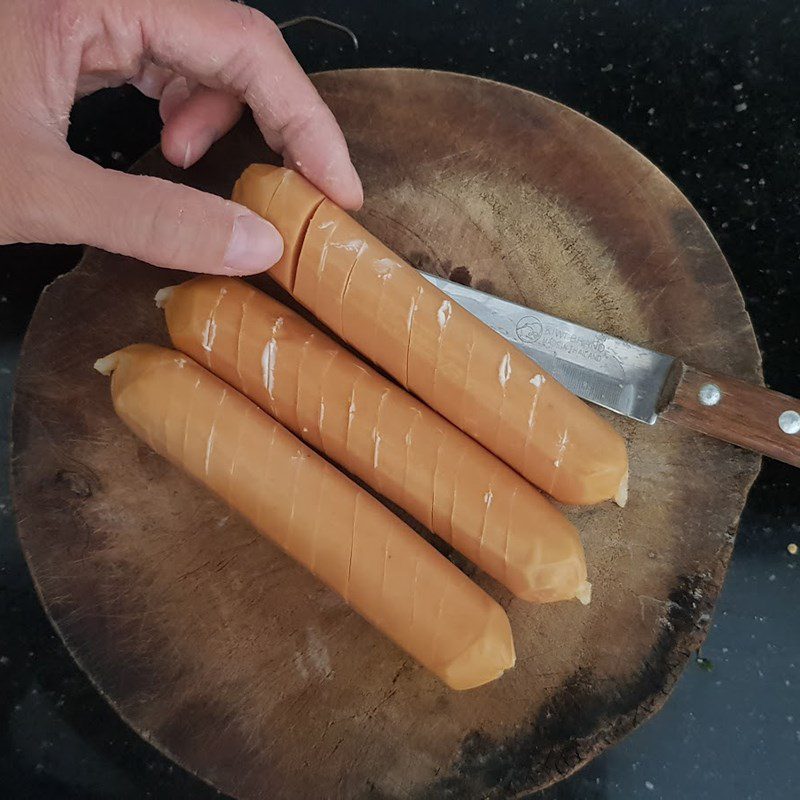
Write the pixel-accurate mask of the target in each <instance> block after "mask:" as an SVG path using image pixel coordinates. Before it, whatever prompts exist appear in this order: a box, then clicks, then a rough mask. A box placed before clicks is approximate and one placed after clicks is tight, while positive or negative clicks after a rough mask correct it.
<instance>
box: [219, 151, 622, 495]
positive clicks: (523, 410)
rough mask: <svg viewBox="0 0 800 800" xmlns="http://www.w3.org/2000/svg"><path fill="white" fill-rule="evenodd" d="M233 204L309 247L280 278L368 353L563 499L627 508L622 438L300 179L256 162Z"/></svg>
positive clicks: (293, 242) (333, 327) (237, 189)
mask: <svg viewBox="0 0 800 800" xmlns="http://www.w3.org/2000/svg"><path fill="white" fill-rule="evenodd" d="M287 173H291V174H290V175H287ZM276 182H279V186H278V189H277V190H275V191H273V188H272V187H273V186H274V185H275V184H276ZM301 186H302V190H301V189H300V187H301ZM315 193H316V194H315ZM268 195H269V199H268V200H267V199H266V198H267V196H268ZM233 199H234V200H237V201H239V202H242V203H244V204H245V205H249V206H250V207H251V208H252V209H253V210H256V211H258V212H259V213H261V214H263V215H264V216H266V218H267V219H269V220H270V221H271V222H272V223H273V224H274V225H275V226H276V227H277V228H278V230H279V231H280V233H281V234H282V235H283V236H284V239H285V240H286V241H287V242H290V243H291V246H290V247H289V248H288V249H287V253H288V251H289V250H290V251H291V254H290V255H287V258H289V259H291V258H294V253H295V252H298V248H297V242H301V244H300V247H299V255H298V257H297V262H296V263H291V264H287V265H286V266H284V265H281V269H280V271H279V273H277V274H276V275H275V276H274V277H275V278H276V279H277V280H278V281H279V283H281V285H283V286H284V288H286V289H288V290H289V291H290V292H291V293H292V294H293V295H294V297H295V298H296V299H297V300H298V301H299V302H300V303H302V304H303V305H304V306H305V307H306V308H307V309H308V310H309V311H311V313H312V314H314V315H315V316H316V317H317V318H318V319H319V320H320V321H321V322H323V323H324V324H325V325H327V326H328V327H329V328H330V329H331V330H332V331H333V332H334V333H336V334H337V335H338V336H340V337H341V338H342V339H344V340H345V341H346V342H348V343H349V344H351V345H352V346H353V347H354V348H355V349H356V350H358V351H359V352H360V353H361V354H362V355H364V356H365V357H366V358H368V359H369V360H370V361H372V362H373V363H375V364H377V365H378V366H380V367H381V368H383V369H384V370H385V371H386V372H387V373H388V374H389V375H391V376H392V377H393V378H394V379H395V380H397V381H398V383H400V384H401V385H402V386H404V387H405V388H406V389H408V390H409V391H410V392H411V393H413V394H415V395H416V396H417V397H419V398H420V399H421V400H423V401H424V402H425V403H427V405H429V406H430V407H431V408H434V409H435V410H436V411H438V412H439V413H440V414H442V416H444V417H446V418H447V419H448V420H450V422H452V423H453V424H455V425H456V426H457V427H459V428H461V430H462V431H464V432H465V433H467V434H468V435H469V436H471V437H472V438H474V439H476V440H477V441H478V442H480V443H481V444H482V445H483V446H484V447H486V448H487V449H488V450H490V451H491V452H493V453H494V454H495V455H497V456H498V457H499V458H501V459H502V460H503V461H505V462H506V463H507V464H509V465H510V466H511V467H513V468H514V469H515V470H516V471H517V472H519V473H520V474H521V475H523V476H524V477H525V478H527V479H528V480H529V481H531V483H534V484H535V485H536V486H538V487H539V488H541V489H543V490H544V491H545V492H547V493H548V494H550V495H552V496H553V497H554V498H556V499H557V500H560V501H561V502H564V503H572V504H588V503H597V502H600V501H603V500H608V499H611V498H613V499H615V500H616V501H617V502H618V503H620V505H624V503H625V500H626V497H627V485H628V456H627V451H626V447H625V442H624V440H623V439H622V437H621V436H620V435H619V434H618V433H617V432H616V431H615V430H614V429H613V428H612V427H611V426H610V425H609V424H608V423H607V422H606V421H605V420H603V419H602V418H600V417H599V416H597V415H596V414H595V413H594V412H593V411H592V410H591V409H590V408H589V407H588V406H587V405H586V404H584V403H583V402H582V401H581V400H579V399H578V398H577V397H575V396H574V395H572V394H571V393H570V392H569V391H567V390H566V389H565V388H564V387H563V386H561V384H559V383H558V382H557V381H556V380H555V379H554V378H553V377H552V376H551V375H549V374H548V373H546V372H545V371H544V370H542V369H541V368H540V367H539V366H538V365H537V364H535V363H534V362H533V361H531V360H530V359H529V358H528V357H527V356H525V355H524V354H523V353H522V352H521V351H519V350H517V349H516V348H514V347H513V346H512V345H510V344H509V343H508V342H507V341H506V340H505V339H503V338H502V337H501V336H500V335H499V334H498V333H496V332H495V331H493V330H491V329H490V328H488V327H487V326H486V325H484V324H482V323H481V322H479V321H478V320H477V319H475V317H473V316H472V315H471V314H469V313H468V312H467V311H465V310H464V309H463V308H462V307H461V306H459V305H458V304H457V303H455V302H453V301H451V300H450V298H448V297H447V295H446V294H444V293H443V292H442V291H441V290H440V289H438V288H437V287H435V286H432V285H431V284H430V283H428V281H426V280H425V279H424V278H423V277H422V276H421V275H420V274H419V273H418V272H417V271H416V270H415V269H413V267H410V266H409V265H408V264H406V263H405V262H404V261H403V260H402V259H401V258H399V257H398V256H397V255H396V254H394V253H393V252H392V251H391V250H389V248H387V247H386V246H385V245H384V244H383V243H381V242H380V241H379V240H378V239H376V238H375V237H374V236H372V235H371V234H370V233H369V232H368V231H366V230H365V229H364V228H363V227H361V226H360V225H359V224H358V223H357V222H356V221H355V220H353V219H352V218H351V217H349V216H348V215H347V214H345V213H344V212H343V211H342V210H341V209H340V208H338V207H337V206H336V205H334V204H333V203H332V202H331V201H330V200H326V199H324V198H323V195H322V194H321V193H320V192H319V191H318V190H316V189H314V187H312V186H311V184H310V183H308V181H306V180H305V179H304V178H303V177H302V176H300V175H298V174H296V173H292V172H291V170H286V169H283V168H278V167H272V168H270V167H269V166H265V165H253V166H251V167H248V168H247V169H246V170H245V171H244V173H243V174H242V176H241V177H240V178H239V180H238V181H237V183H236V186H235V188H234V193H233ZM264 208H266V211H264Z"/></svg>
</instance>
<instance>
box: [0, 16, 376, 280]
mask: <svg viewBox="0 0 800 800" xmlns="http://www.w3.org/2000/svg"><path fill="white" fill-rule="evenodd" d="M0 32H2V38H3V48H2V50H0V109H2V111H1V112H0V176H2V179H1V180H0V243H3V244H6V243H11V242H45V243H66V244H89V245H93V246H95V247H100V248H103V249H105V250H110V251H113V252H116V253H122V254H124V255H130V256H134V257H135V258H139V259H142V260H143V261H149V262H151V263H153V264H157V265H159V266H164V267H174V268H178V269H186V270H192V271H195V272H210V273H224V274H248V273H253V272H260V271H262V270H263V269H265V268H266V267H268V266H271V265H272V264H274V263H275V261H277V259H278V258H279V257H280V255H281V252H282V249H283V242H282V241H281V239H280V236H279V234H278V232H277V231H276V230H275V228H273V226H272V225H270V224H269V223H268V222H266V221H265V220H263V219H261V218H260V217H258V216H257V215H255V214H253V213H252V212H251V211H249V210H248V209H246V208H244V207H243V206H240V205H238V204H236V203H233V202H231V201H229V200H224V199H222V198H220V197H216V196H214V195H210V194H206V193H203V192H200V191H197V190H195V189H191V188H189V187H186V186H181V185H179V184H175V183H170V182H169V181H164V180H161V179H159V178H153V177H146V176H134V175H128V174H125V173H121V172H116V171H114V170H108V169H103V168H102V167H100V166H98V165H97V164H95V163H94V162H93V161H90V160H89V159H86V158H83V157H81V156H79V155H77V154H75V153H73V152H72V150H70V148H69V146H68V145H67V141H66V135H67V128H68V126H69V114H70V109H71V107H72V104H73V102H74V101H75V99H76V98H78V97H81V96H83V95H86V94H89V93H91V92H93V91H95V90H97V89H100V88H102V87H107V86H119V85H122V84H124V83H130V84H132V85H134V86H136V87H137V88H138V89H139V90H140V91H141V92H143V93H144V94H146V95H148V96H149V97H155V98H160V112H161V117H162V119H163V121H164V129H163V133H162V136H161V148H162V151H163V153H164V155H165V157H166V158H167V159H168V160H169V161H171V162H172V163H173V164H175V165H176V166H180V167H188V166H190V165H191V164H193V163H194V162H195V161H197V160H198V159H199V158H200V157H201V156H202V155H203V154H204V153H205V152H206V151H207V150H208V148H209V146H210V145H211V144H212V143H213V142H214V141H215V140H217V139H219V138H220V137H221V136H223V135H224V134H225V133H226V132H227V131H228V130H230V128H231V127H232V126H233V125H234V124H235V123H236V121H237V120H238V118H239V116H240V115H241V113H242V108H243V105H242V104H243V103H246V104H247V105H249V106H250V108H251V109H252V111H253V116H254V118H255V120H256V123H257V124H258V126H259V128H260V129H261V132H262V134H263V135H264V138H265V140H266V142H267V144H268V145H269V146H270V147H271V148H272V149H273V150H275V151H277V152H279V153H282V154H283V157H284V162H285V163H286V165H287V166H292V167H294V168H296V169H298V170H299V171H301V172H302V173H303V174H304V175H305V176H306V177H307V178H308V179H309V180H310V181H312V182H313V183H315V184H316V185H317V186H318V187H319V188H320V189H322V190H323V191H324V192H325V193H326V194H327V195H329V196H330V197H331V199H333V200H334V201H336V202H337V203H339V204H340V205H342V206H343V207H345V208H358V207H359V206H360V205H361V201H362V190H361V183H360V181H359V179H358V176H357V174H356V172H355V169H354V168H353V166H352V164H351V163H350V157H349V155H348V151H347V145H346V143H345V140H344V137H343V135H342V132H341V130H340V129H339V126H338V125H337V124H336V121H335V120H334V118H333V115H332V114H331V112H330V110H329V109H328V107H327V106H326V105H325V104H324V103H323V101H322V99H321V98H320V97H319V95H318V94H317V92H316V90H315V89H314V87H313V85H312V84H311V82H310V81H309V80H308V78H307V77H306V75H305V74H304V72H303V71H302V69H301V68H300V66H299V64H298V63H297V61H296V60H295V59H294V56H293V55H292V53H291V51H290V50H289V48H288V47H287V45H286V44H285V42H284V41H283V37H282V36H281V33H280V31H279V30H278V29H277V27H276V25H275V24H274V23H273V22H271V21H270V20H269V19H268V18H267V17H265V16H264V15H263V14H261V13H260V12H258V11H255V10H253V9H250V8H248V7H246V6H242V5H238V4H237V3H234V2H229V0H3V2H2V3H0Z"/></svg>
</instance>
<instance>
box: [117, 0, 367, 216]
mask: <svg viewBox="0 0 800 800" xmlns="http://www.w3.org/2000/svg"><path fill="white" fill-rule="evenodd" d="M105 5H106V4H104V6H105ZM116 5H117V7H118V9H117V10H118V12H119V13H120V14H121V15H123V16H124V15H125V14H126V13H127V14H129V13H130V12H131V11H138V12H139V16H140V18H139V20H138V22H139V25H140V28H141V35H142V39H143V41H142V45H143V49H144V50H145V52H146V53H148V54H149V56H150V57H151V58H152V59H153V60H154V61H156V62H158V63H159V64H162V65H163V66H168V67H170V68H171V69H173V70H175V71H176V72H179V73H181V74H183V75H185V76H187V77H190V78H194V79H196V80H197V81H199V82H200V83H202V84H204V85H205V86H209V87H211V88H216V89H226V90H228V91H231V92H233V93H235V94H236V95H238V96H239V97H240V98H241V99H242V100H244V101H245V102H246V103H247V104H248V105H249V106H250V108H251V109H252V111H253V116H254V118H255V120H256V123H257V124H258V127H259V128H260V130H261V132H262V134H263V135H264V138H265V139H266V141H267V144H268V145H269V146H270V147H271V148H272V149H273V150H275V151H277V152H279V153H281V154H282V155H283V157H284V160H285V161H286V163H287V164H288V165H289V166H292V167H294V168H295V169H297V170H298V171H300V172H302V173H303V174H304V175H305V176H306V177H307V178H308V179H309V180H310V181H311V182H312V183H314V184H315V185H316V186H318V187H319V188H320V189H321V190H322V191H323V192H325V194H327V195H328V196H329V197H330V198H331V199H332V200H333V201H334V202H336V203H338V204H339V205H341V206H342V207H344V208H351V209H352V208H358V207H359V206H360V205H361V203H362V201H363V192H362V188H361V181H360V180H359V178H358V175H357V173H356V171H355V168H354V167H353V165H352V163H351V161H350V154H349V152H348V149H347V143H346V142H345V139H344V135H343V134H342V131H341V129H340V128H339V125H338V124H337V122H336V120H335V119H334V116H333V114H332V113H331V111H330V109H329V108H328V107H327V106H326V105H325V103H324V102H323V100H322V98H321V97H320V96H319V94H318V93H317V90H316V89H315V88H314V86H313V84H312V83H311V81H310V80H309V79H308V76H307V75H306V74H305V72H303V69H302V68H301V67H300V65H299V64H298V63H297V60H296V59H295V57H294V56H293V55H292V52H291V50H290V49H289V47H288V45H287V44H286V42H285V41H284V39H283V36H282V34H281V32H280V31H279V30H278V27H277V25H275V23H274V22H272V20H270V19H269V18H268V17H266V16H265V15H264V14H262V13H261V12H260V11H256V10H255V9H252V8H248V7H247V6H243V5H239V4H238V3H234V2H229V0H163V1H162V2H158V3H154V2H146V3H144V4H141V3H134V4H133V5H131V0H116ZM106 8H107V6H106ZM127 21H128V23H129V24H130V23H131V22H132V20H127Z"/></svg>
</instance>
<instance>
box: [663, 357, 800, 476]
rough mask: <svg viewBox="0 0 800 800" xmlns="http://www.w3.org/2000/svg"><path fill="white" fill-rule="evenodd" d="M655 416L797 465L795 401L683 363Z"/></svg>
mask: <svg viewBox="0 0 800 800" xmlns="http://www.w3.org/2000/svg"><path fill="white" fill-rule="evenodd" d="M661 418H662V419H668V420H669V421H670V422H675V423H677V424H678V425H682V426H684V427H686V428H692V429H693V430H696V431H700V432H701V433H705V434H708V435H709V436H713V437H715V438H716V439H722V440H723V441H725V442H731V443H732V444H736V445H739V447H745V448H747V449H748V450H754V451H755V452H756V453H761V454H762V455H765V456H770V457H771V458H775V459H777V460H778V461H785V462H786V463H787V464H792V465H793V466H795V467H800V400H795V399H794V398H793V397H789V396H788V395H785V394H780V393H779V392H773V391H772V390H771V389H765V388H763V387H762V386H755V385H754V384H752V383H746V382H745V381H740V380H737V379H736V378H728V377H726V376H724V375H713V374H710V373H706V372H701V371H700V370H698V369H695V368H694V367H689V366H686V365H684V366H683V368H682V371H681V372H680V373H679V376H678V382H677V387H676V389H675V394H674V395H673V397H672V400H671V401H670V402H669V404H668V405H667V406H666V407H665V408H663V409H662V411H661Z"/></svg>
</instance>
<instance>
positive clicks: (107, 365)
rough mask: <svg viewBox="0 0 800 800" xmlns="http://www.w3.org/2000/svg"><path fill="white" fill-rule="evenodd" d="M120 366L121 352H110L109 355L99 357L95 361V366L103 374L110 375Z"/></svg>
mask: <svg viewBox="0 0 800 800" xmlns="http://www.w3.org/2000/svg"><path fill="white" fill-rule="evenodd" d="M118 366H119V352H114V353H109V355H107V356H103V357H102V358H98V359H97V361H95V362H94V368H95V369H96V370H97V371H98V372H99V373H100V374H101V375H105V376H106V377H108V376H109V375H111V373H113V372H114V370H115V369H116V368H117V367H118Z"/></svg>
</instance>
